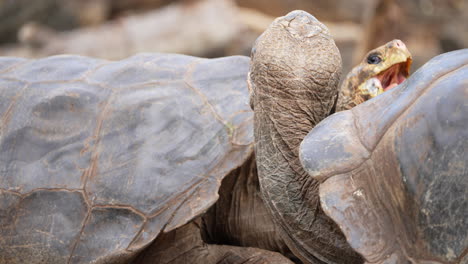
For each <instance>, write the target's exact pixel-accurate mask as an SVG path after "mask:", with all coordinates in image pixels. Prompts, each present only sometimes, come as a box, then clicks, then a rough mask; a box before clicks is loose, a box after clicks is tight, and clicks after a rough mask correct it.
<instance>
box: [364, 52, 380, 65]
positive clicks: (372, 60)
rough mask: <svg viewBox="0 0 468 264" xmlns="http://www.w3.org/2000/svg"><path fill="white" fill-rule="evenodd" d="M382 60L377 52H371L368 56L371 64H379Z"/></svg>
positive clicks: (368, 61)
mask: <svg viewBox="0 0 468 264" xmlns="http://www.w3.org/2000/svg"><path fill="white" fill-rule="evenodd" d="M381 61H382V59H381V58H380V57H379V55H376V54H371V55H369V57H367V63H369V64H379V63H380V62H381Z"/></svg>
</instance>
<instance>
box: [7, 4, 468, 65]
mask: <svg viewBox="0 0 468 264" xmlns="http://www.w3.org/2000/svg"><path fill="white" fill-rule="evenodd" d="M467 2H468V0H34V1H31V0H0V56H21V57H43V56H49V55H53V54H61V53H73V54H81V55H85V56H93V57H99V58H105V59H121V58H125V57H128V56H132V55H133V54H135V53H141V52H171V53H183V54H189V55H195V56H201V57H219V56H227V55H237V54H241V55H249V53H250V49H251V47H252V45H253V43H254V41H255V39H256V38H257V37H258V36H259V35H260V34H261V33H262V32H263V31H264V30H265V28H266V27H267V26H268V25H269V24H270V23H271V21H272V20H273V19H274V18H275V17H277V16H282V15H285V14H286V13H288V12H289V11H291V10H295V9H302V10H305V11H307V12H309V13H311V14H313V15H314V16H316V17H317V18H318V19H319V20H321V21H322V22H323V23H325V24H326V25H327V26H328V27H329V28H330V31H331V32H332V35H333V37H334V39H335V41H336V43H337V45H338V47H339V49H340V51H341V55H342V57H343V66H344V69H343V72H344V73H346V72H348V71H349V69H350V68H351V67H352V65H355V64H357V63H359V61H360V60H361V59H362V58H363V56H364V54H365V53H366V52H367V51H368V50H370V49H373V48H375V47H377V46H379V45H381V44H383V43H385V42H387V41H389V40H392V39H395V38H398V39H401V40H403V41H404V42H405V43H406V44H407V46H408V48H409V49H410V51H411V52H412V54H413V56H414V63H413V70H415V69H417V68H418V67H419V66H421V65H422V64H424V63H425V62H426V61H428V60H429V59H430V58H432V57H434V56H436V55H437V54H440V53H443V52H447V51H451V50H455V49H461V48H467V47H468V3H467Z"/></svg>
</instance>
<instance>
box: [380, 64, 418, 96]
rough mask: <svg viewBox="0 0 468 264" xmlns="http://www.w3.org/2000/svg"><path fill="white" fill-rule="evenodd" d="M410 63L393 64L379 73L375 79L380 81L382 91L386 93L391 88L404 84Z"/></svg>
mask: <svg viewBox="0 0 468 264" xmlns="http://www.w3.org/2000/svg"><path fill="white" fill-rule="evenodd" d="M410 64H411V61H409V60H408V61H405V62H402V63H398V64H395V65H393V66H391V67H390V68H388V69H386V70H385V71H383V72H381V73H379V74H378V75H377V76H376V78H377V79H378V80H379V81H380V83H381V86H382V88H383V90H384V91H388V90H390V89H392V88H393V87H395V86H397V85H399V84H400V83H402V82H404V81H405V80H406V78H408V75H409V65H410Z"/></svg>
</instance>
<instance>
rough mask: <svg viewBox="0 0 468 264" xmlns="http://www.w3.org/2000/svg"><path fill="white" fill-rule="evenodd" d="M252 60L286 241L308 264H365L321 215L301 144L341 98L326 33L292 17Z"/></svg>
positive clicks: (269, 193) (259, 123)
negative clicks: (305, 167)
mask: <svg viewBox="0 0 468 264" xmlns="http://www.w3.org/2000/svg"><path fill="white" fill-rule="evenodd" d="M303 51H307V52H303ZM251 59H252V65H251V69H250V75H249V84H250V92H251V99H250V103H251V105H252V107H253V109H254V113H255V114H254V136H255V154H256V158H257V166H258V176H259V180H260V186H261V191H262V194H263V198H264V201H265V203H266V205H267V207H268V209H269V210H270V212H271V214H272V216H273V218H274V220H275V222H276V223H277V224H278V225H279V227H280V230H281V232H282V236H283V238H284V239H285V241H286V243H287V244H288V246H289V247H290V248H291V250H292V251H293V253H294V254H295V255H297V256H298V257H300V258H301V260H303V261H305V262H311V263H322V262H327V263H344V262H346V263H361V262H362V259H361V257H360V256H359V255H358V254H356V253H355V252H354V251H353V250H352V249H351V247H350V246H349V245H348V244H347V243H346V240H345V238H344V236H343V234H342V233H341V231H340V230H339V228H338V226H337V225H336V224H335V223H334V222H333V221H332V220H331V219H330V218H329V217H328V216H326V215H325V214H324V213H323V211H322V210H321V208H320V203H319V198H318V182H317V181H316V180H315V179H313V178H312V177H309V175H308V174H307V172H306V171H305V170H304V169H303V168H302V165H301V164H300V161H299V144H300V143H301V141H302V139H303V138H304V137H305V136H306V135H307V133H308V132H309V131H310V130H311V129H312V128H313V127H314V126H315V125H316V124H317V123H318V122H320V121H321V120H322V119H324V118H325V117H326V116H328V115H329V113H330V111H331V109H332V107H333V105H334V102H335V99H336V96H337V92H338V90H337V85H338V82H339V76H340V74H341V59H340V55H339V52H338V49H337V48H336V46H335V44H334V42H333V40H332V38H331V36H330V34H329V32H328V29H327V28H326V27H325V26H324V25H323V24H321V23H320V22H319V21H318V20H316V19H315V18H314V17H313V16H311V15H310V14H308V13H306V12H303V11H293V12H291V13H289V14H288V15H286V16H284V17H281V18H278V19H276V20H275V21H274V22H273V23H272V25H270V27H269V28H268V29H267V30H266V31H265V32H264V33H263V35H262V36H261V37H260V38H259V39H258V40H257V42H256V45H255V47H254V48H253V50H252V58H251Z"/></svg>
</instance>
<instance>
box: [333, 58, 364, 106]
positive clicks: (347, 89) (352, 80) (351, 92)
mask: <svg viewBox="0 0 468 264" xmlns="http://www.w3.org/2000/svg"><path fill="white" fill-rule="evenodd" d="M367 79H369V74H368V73H367V72H366V71H363V70H362V66H361V65H358V66H356V67H354V68H353V69H352V70H351V71H350V72H349V73H348V75H346V78H345V79H344V80H343V83H342V84H341V86H340V92H339V95H338V101H337V104H336V111H337V112H340V111H345V110H349V109H351V108H353V107H355V106H356V105H357V104H358V103H362V102H364V99H362V100H359V98H357V97H358V95H357V92H356V89H355V88H356V87H358V86H359V84H361V83H363V82H364V81H366V80H367Z"/></svg>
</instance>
